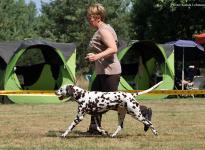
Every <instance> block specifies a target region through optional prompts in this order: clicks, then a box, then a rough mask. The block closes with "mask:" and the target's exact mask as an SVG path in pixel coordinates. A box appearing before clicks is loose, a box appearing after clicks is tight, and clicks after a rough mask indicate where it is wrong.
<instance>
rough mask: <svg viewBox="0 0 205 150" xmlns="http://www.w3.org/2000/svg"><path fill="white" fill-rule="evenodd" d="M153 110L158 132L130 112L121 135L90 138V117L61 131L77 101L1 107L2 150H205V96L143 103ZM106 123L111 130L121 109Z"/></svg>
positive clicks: (104, 124)
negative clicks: (66, 132) (65, 134)
mask: <svg viewBox="0 0 205 150" xmlns="http://www.w3.org/2000/svg"><path fill="white" fill-rule="evenodd" d="M141 103H143V104H145V105H146V106H149V107H152V109H153V121H152V122H153V124H154V126H155V127H156V128H157V129H158V132H159V136H157V137H156V136H154V135H153V134H152V132H151V131H150V130H149V131H148V132H147V133H144V131H143V125H142V124H141V123H139V122H138V121H135V120H134V119H133V118H131V117H130V116H128V115H127V116H126V118H125V123H124V130H123V131H122V132H121V133H120V134H119V135H118V137H117V138H109V137H102V136H88V135H86V134H85V131H86V130H87V128H88V125H89V121H90V116H89V115H87V116H86V117H85V118H84V120H83V121H82V122H81V123H80V124H79V125H78V126H77V127H76V128H75V129H74V130H73V132H72V133H71V134H69V135H68V137H67V138H66V139H61V138H59V135H60V133H61V132H63V131H64V130H65V128H66V127H67V125H68V124H69V123H70V122H71V121H72V120H73V118H74V116H75V112H76V108H77V104H76V103H75V102H67V103H63V104H44V105H17V104H12V105H0V149H1V150H2V149H5V150H7V149H8V150H21V149H28V150H30V149H31V150H46V149H49V150H50V149H55V150H64V149H66V150H68V149H78V150H81V149H82V150H91V149H93V150H94V149H96V150H104V149H105V150H108V149H110V150H125V149H126V150H203V149H205V99H195V100H193V99H169V100H167V99H166V100H156V101H154V100H153V101H143V102H141ZM102 124H103V127H104V128H105V129H106V130H107V131H108V132H113V131H114V130H115V128H116V125H117V113H116V112H114V111H109V112H108V113H106V114H105V115H104V117H103V123H102Z"/></svg>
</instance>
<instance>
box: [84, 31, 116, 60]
mask: <svg viewBox="0 0 205 150" xmlns="http://www.w3.org/2000/svg"><path fill="white" fill-rule="evenodd" d="M99 33H100V35H101V37H102V41H103V43H104V44H105V45H106V46H107V49H106V50H104V51H102V52H100V53H98V54H93V53H89V55H87V56H86V59H89V61H96V60H99V59H101V58H107V57H110V56H113V54H115V53H117V45H116V41H115V39H114V37H113V35H112V33H111V32H110V31H109V30H108V29H100V30H99Z"/></svg>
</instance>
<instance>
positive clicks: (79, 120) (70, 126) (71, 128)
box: [61, 114, 85, 137]
mask: <svg viewBox="0 0 205 150" xmlns="http://www.w3.org/2000/svg"><path fill="white" fill-rule="evenodd" d="M84 115H85V114H78V115H77V116H76V117H75V119H74V120H73V122H72V123H71V124H70V125H69V126H68V128H67V130H66V131H65V132H64V133H63V134H62V135H61V136H62V137H66V135H68V133H69V132H71V131H72V130H73V128H74V127H75V126H76V125H77V124H79V122H81V121H82V120H83V117H84Z"/></svg>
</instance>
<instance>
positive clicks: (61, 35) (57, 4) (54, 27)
mask: <svg viewBox="0 0 205 150" xmlns="http://www.w3.org/2000/svg"><path fill="white" fill-rule="evenodd" d="M95 2H96V0H90V1H71V0H54V1H52V2H51V3H49V4H46V3H44V4H43V6H42V15H41V24H40V27H39V29H40V30H39V34H40V35H41V36H42V37H43V38H46V39H51V40H54V41H57V42H75V43H76V44H77V62H78V68H83V67H85V66H88V64H86V63H85V60H84V57H85V55H86V53H88V52H87V46H88V42H89V40H90V38H91V36H92V34H93V32H94V30H92V29H90V28H89V25H88V22H87V20H86V8H87V7H88V6H89V5H90V4H91V3H95ZM101 3H102V4H103V5H104V6H105V8H106V9H107V22H109V23H110V24H111V25H112V26H113V27H114V28H115V29H116V32H117V34H118V36H119V37H120V38H124V37H127V38H124V39H129V33H128V30H127V28H128V27H129V22H128V11H127V9H126V8H127V7H128V5H129V3H128V2H127V1H126V0H121V1H119V0H112V1H107V0H102V1H101Z"/></svg>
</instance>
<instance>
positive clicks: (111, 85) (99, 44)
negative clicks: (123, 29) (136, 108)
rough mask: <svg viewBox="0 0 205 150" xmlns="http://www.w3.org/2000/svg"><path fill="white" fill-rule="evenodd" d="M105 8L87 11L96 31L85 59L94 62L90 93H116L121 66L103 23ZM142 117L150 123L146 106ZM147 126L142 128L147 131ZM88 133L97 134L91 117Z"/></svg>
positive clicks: (110, 30)
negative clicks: (93, 76) (94, 74)
mask: <svg viewBox="0 0 205 150" xmlns="http://www.w3.org/2000/svg"><path fill="white" fill-rule="evenodd" d="M105 13H106V12H105V8H104V7H103V5H102V4H99V3H97V4H93V5H91V6H90V7H89V8H88V9H87V19H88V22H89V24H90V26H91V27H93V28H95V29H97V31H96V32H95V34H94V35H93V37H92V39H91V40H90V44H89V49H90V50H91V51H92V53H88V54H87V56H86V57H85V58H86V59H87V60H89V61H90V62H95V72H96V78H95V80H94V81H93V84H92V87H91V90H92V91H103V92H109V91H117V89H118V85H119V81H120V73H121V65H120V62H119V60H118V58H117V54H116V53H117V43H118V39H117V35H116V33H115V30H114V29H113V28H112V27H111V26H110V25H109V24H106V23H105V22H104V20H105ZM140 109H141V112H142V114H143V116H145V117H146V118H147V119H149V120H150V121H151V117H152V110H151V108H147V107H146V106H140ZM101 118H102V114H101V115H98V120H97V121H98V125H99V127H101ZM148 129H149V126H146V125H145V126H144V130H145V131H147V130H148ZM88 132H90V133H98V131H97V127H96V125H95V121H94V117H93V116H91V123H90V127H89V130H88Z"/></svg>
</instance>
